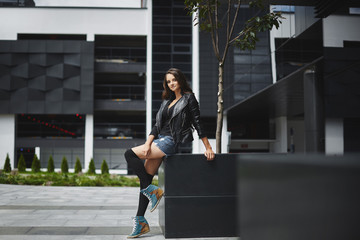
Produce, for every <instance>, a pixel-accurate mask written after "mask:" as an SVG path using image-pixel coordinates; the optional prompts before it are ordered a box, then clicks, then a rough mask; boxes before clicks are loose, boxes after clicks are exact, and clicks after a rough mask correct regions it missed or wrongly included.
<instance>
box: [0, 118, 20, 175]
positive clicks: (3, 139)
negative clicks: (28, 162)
mask: <svg viewBox="0 0 360 240" xmlns="http://www.w3.org/2000/svg"><path fill="white" fill-rule="evenodd" d="M0 133H1V134H0V143H1V144H0V169H2V168H3V167H4V164H5V159H6V155H7V154H9V158H10V164H11V169H14V168H17V166H14V163H15V161H14V158H15V115H14V114H1V115H0Z"/></svg>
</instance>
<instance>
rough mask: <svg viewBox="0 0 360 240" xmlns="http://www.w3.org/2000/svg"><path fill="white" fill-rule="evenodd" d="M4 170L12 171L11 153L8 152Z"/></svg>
mask: <svg viewBox="0 0 360 240" xmlns="http://www.w3.org/2000/svg"><path fill="white" fill-rule="evenodd" d="M4 172H11V164H10V158H9V154H6V158H5V164H4Z"/></svg>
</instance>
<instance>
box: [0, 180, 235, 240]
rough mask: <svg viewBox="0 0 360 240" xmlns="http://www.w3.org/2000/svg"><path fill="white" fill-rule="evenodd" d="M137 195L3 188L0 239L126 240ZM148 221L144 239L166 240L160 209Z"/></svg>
mask: <svg viewBox="0 0 360 240" xmlns="http://www.w3.org/2000/svg"><path fill="white" fill-rule="evenodd" d="M138 194H139V190H138V188H131V187H44V186H18V185H2V184H0V239H4V240H20V239H21V240H65V239H66V240H75V239H76V240H82V239H101V240H118V239H127V238H126V236H127V235H128V234H129V233H130V232H131V231H132V220H131V217H132V216H134V215H135V213H136V207H137V203H138ZM145 217H146V219H147V220H148V222H149V224H150V228H151V231H150V233H148V234H146V235H144V236H142V237H141V238H140V239H149V240H160V239H161V240H163V239H165V238H164V236H163V235H162V232H161V229H160V227H159V214H158V210H155V211H154V212H152V213H150V212H147V213H146V216H145ZM202 239H212V240H214V239H217V240H218V239H229V238H202ZM232 239H237V238H232Z"/></svg>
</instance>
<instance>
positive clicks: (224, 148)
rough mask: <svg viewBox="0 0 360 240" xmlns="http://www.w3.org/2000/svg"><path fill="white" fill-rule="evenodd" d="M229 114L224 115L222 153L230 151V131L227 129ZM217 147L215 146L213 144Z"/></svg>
mask: <svg viewBox="0 0 360 240" xmlns="http://www.w3.org/2000/svg"><path fill="white" fill-rule="evenodd" d="M227 128H228V127H227V115H226V114H224V117H223V128H222V133H221V153H228V152H229V138H230V133H229V132H228V131H227ZM211 147H213V148H214V147H215V146H211Z"/></svg>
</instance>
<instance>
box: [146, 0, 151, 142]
mask: <svg viewBox="0 0 360 240" xmlns="http://www.w3.org/2000/svg"><path fill="white" fill-rule="evenodd" d="M147 9H148V10H147V14H148V16H147V37H146V93H145V100H146V134H145V136H146V137H147V135H148V134H149V133H150V132H151V129H152V0H149V1H147Z"/></svg>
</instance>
